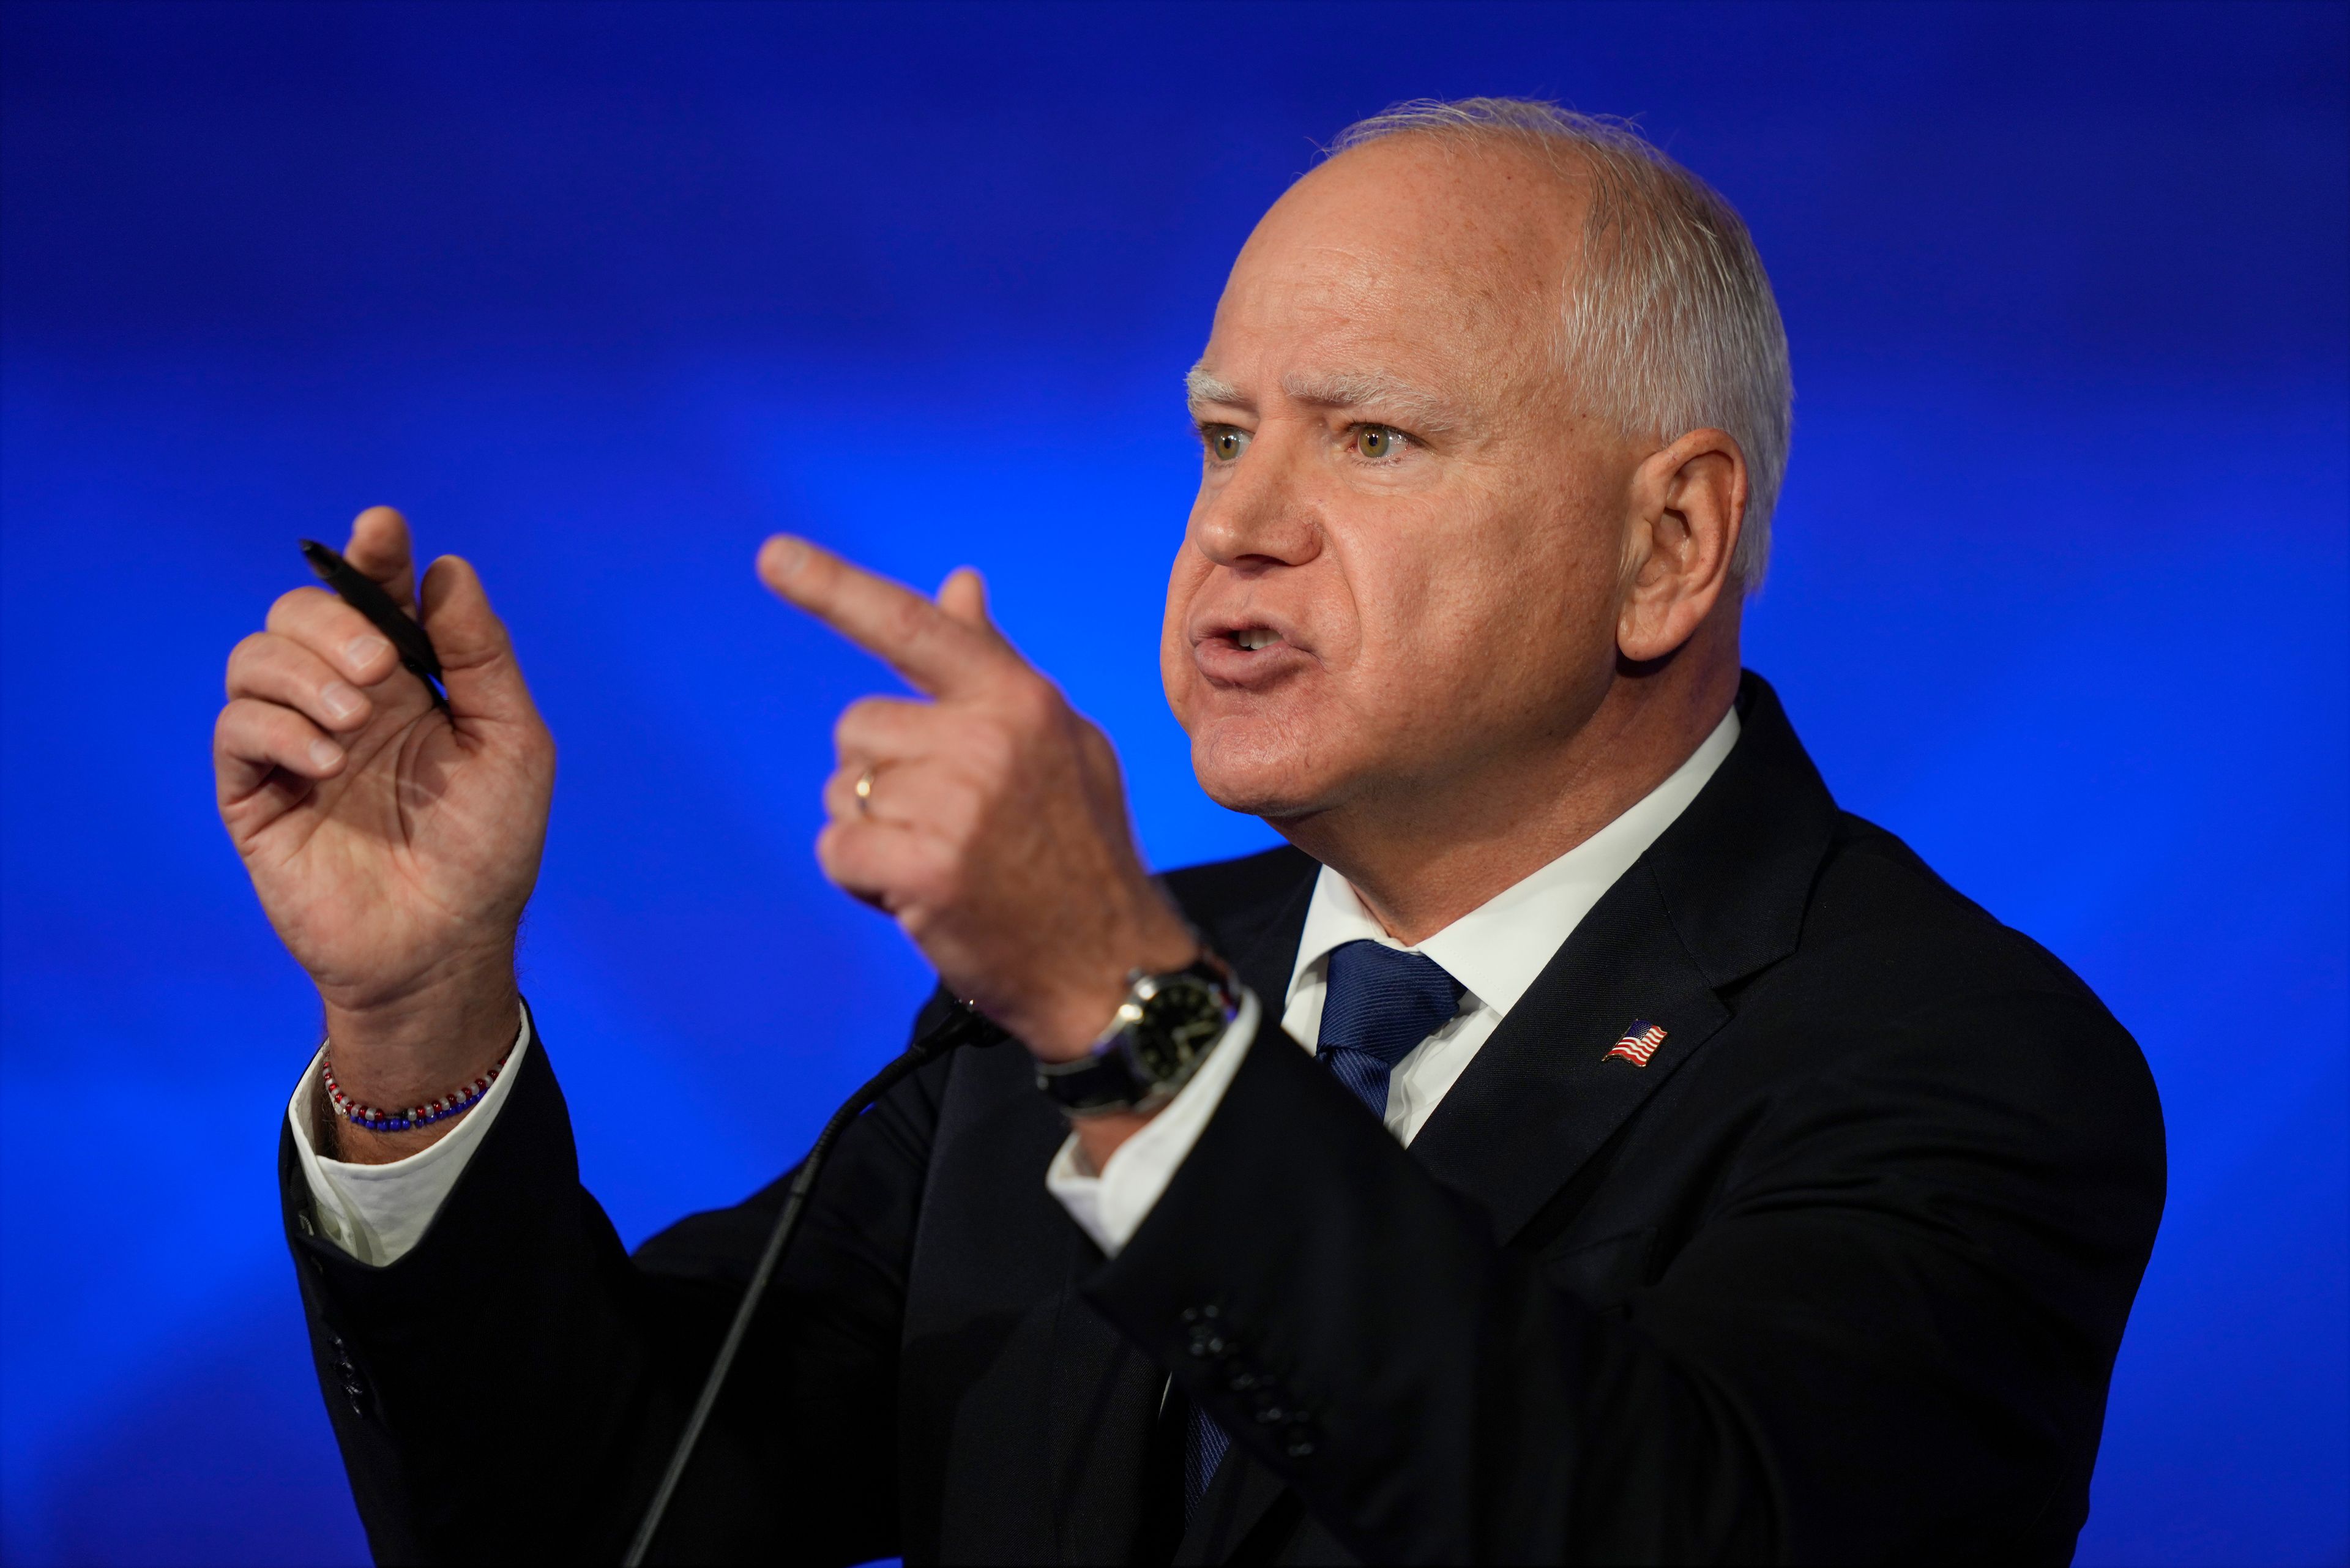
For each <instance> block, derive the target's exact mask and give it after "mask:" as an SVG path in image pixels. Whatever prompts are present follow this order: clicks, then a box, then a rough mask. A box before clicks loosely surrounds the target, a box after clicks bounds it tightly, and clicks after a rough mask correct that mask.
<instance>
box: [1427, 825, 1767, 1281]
mask: <svg viewBox="0 0 2350 1568" xmlns="http://www.w3.org/2000/svg"><path fill="white" fill-rule="evenodd" d="M1729 1017H1730V1010H1729V1009H1728V1008H1726V1007H1724V1006H1723V1005H1722V1004H1721V1000H1720V999H1719V998H1717V997H1716V996H1715V995H1714V993H1713V988H1712V987H1711V986H1710V985H1708V984H1707V983H1706V981H1705V977H1704V975H1703V974H1702V973H1700V971H1699V970H1698V969H1697V967H1696V965H1695V964H1694V963H1692V962H1691V961H1690V958H1689V955H1688V954H1687V953H1686V952H1685V951H1683V950H1682V949H1681V945H1680V942H1679V939H1678V938H1676V937H1675V936H1674V934H1673V931H1672V926H1671V922H1670V920H1669V919H1668V918H1667V916H1666V911H1665V906H1664V901H1663V899H1662V898H1661V897H1660V896H1659V893H1658V891H1657V888H1656V883H1655V879H1654V878H1653V877H1650V876H1649V875H1648V873H1647V872H1646V871H1645V870H1644V869H1643V868H1642V867H1634V868H1633V869H1632V870H1631V871H1629V872H1627V874H1626V875H1625V876H1624V877H1623V879H1622V880H1620V881H1618V882H1617V884H1616V886H1615V887H1614V888H1610V889H1609V890H1608V892H1607V897H1606V898H1602V899H1601V900H1600V901H1599V903H1598V904H1597V905H1596V906H1595V907H1594V908H1593V909H1592V911H1591V913H1590V914H1589V915H1587V916H1586V917H1585V918H1584V920H1583V923H1582V924H1581V925H1579V926H1577V927H1576V928H1575V934H1574V935H1573V936H1572V937H1570V938H1569V939H1568V940H1567V941H1566V943H1565V945H1564V946H1563V947H1561V948H1560V949H1559V950H1558V952H1557V954H1556V955H1555V956H1554V957H1553V958H1552V960H1551V961H1550V962H1549V964H1548V965H1546V966H1545V967H1544V970H1543V972H1542V975H1541V977H1540V978H1539V979H1537V980H1536V981H1534V984H1533V985H1532V986H1531V987H1529V988H1528V990H1527V992H1526V993H1525V995H1524V996H1523V997H1521V998H1520V999H1519V1001H1518V1004H1517V1006H1515V1007H1513V1008H1512V1009H1511V1010H1510V1014H1509V1016H1508V1017H1507V1018H1505V1019H1503V1021H1502V1025H1501V1027H1500V1028H1499V1029H1497V1030H1495V1031H1494V1032H1493V1037H1492V1039H1491V1040H1488V1041H1487V1042H1486V1043H1485V1044H1484V1046H1483V1048H1482V1049H1481V1050H1480V1051H1479V1052H1478V1053H1477V1056H1476V1059H1475V1060H1474V1061H1472V1062H1471V1063H1470V1064H1469V1069H1468V1071H1466V1072H1465V1073H1463V1074H1461V1080H1460V1082H1458V1083H1456V1084H1454V1085H1452V1088H1451V1092H1450V1093H1448V1094H1447V1095H1446V1096H1444V1099H1443V1101H1442V1103H1441V1104H1440V1105H1439V1106H1437V1107H1436V1110H1435V1112H1434V1114H1433V1115H1431V1116H1430V1117H1429V1119H1428V1124H1427V1126H1425V1127H1422V1128H1421V1129H1420V1133H1419V1137H1417V1138H1415V1139H1413V1140H1412V1146H1411V1152H1412V1154H1413V1155H1414V1156H1415V1157H1417V1158H1419V1161H1420V1163H1421V1164H1423V1165H1424V1166H1426V1167H1427V1168H1429V1170H1430V1172H1432V1173H1433V1174H1434V1175H1435V1176H1436V1178H1437V1179H1439V1180H1440V1181H1442V1182H1444V1183H1445V1184H1446V1185H1448V1186H1451V1187H1452V1188H1455V1189H1459V1190H1460V1191H1462V1192H1465V1193H1467V1194H1468V1195H1469V1196H1470V1197H1471V1198H1474V1199H1477V1200H1478V1201H1479V1202H1480V1203H1481V1204H1482V1205H1483V1206H1484V1208H1485V1210H1486V1211H1487V1212H1488V1213H1490V1214H1491V1215H1492V1220H1493V1228H1494V1240H1495V1241H1503V1242H1506V1241H1508V1240H1509V1239H1510V1238H1511V1237H1512V1236H1513V1235H1515V1234H1516V1233H1517V1231H1518V1230H1519V1229H1520V1227H1522V1226H1523V1225H1524V1224H1525V1222H1526V1221H1527V1220H1530V1219H1532V1218H1533V1217H1534V1214H1535V1212H1536V1211H1537V1210H1540V1209H1541V1208H1542V1206H1543V1204H1544V1202H1546V1201H1547V1200H1548V1199H1549V1198H1550V1196H1551V1195H1552V1194H1553V1193H1555V1192H1556V1191H1557V1190H1558V1189H1560V1188H1561V1187H1562V1186H1564V1185H1565V1183H1566V1181H1567V1180H1568V1179H1570V1178H1571V1177H1573V1176H1574V1175H1575V1171H1576V1170H1577V1169H1579V1168H1581V1167H1582V1165H1583V1162H1584V1161H1585V1160H1586V1159H1589V1158H1591V1156H1592V1155H1593V1154H1594V1153H1595V1152H1596V1150H1597V1149H1598V1148H1599V1147H1600V1146H1601V1145H1602V1144H1604V1143H1606V1142H1607V1139H1608V1138H1609V1137H1611V1136H1613V1135H1614V1133H1615V1131H1616V1129H1617V1127H1621V1126H1622V1125H1623V1124H1624V1121H1625V1119H1626V1118H1627V1117H1628V1116H1631V1114H1632V1113H1633V1112H1634V1111H1636V1110H1638V1108H1639V1107H1640V1104H1641V1102H1642V1101H1644V1100H1646V1099H1647V1098H1648V1096H1650V1095H1652V1094H1654V1093H1656V1091H1657V1088H1658V1085H1661V1084H1662V1083H1663V1082H1664V1081H1665V1080H1666V1079H1667V1078H1668V1077H1669V1076H1671V1075H1672V1073H1673V1071H1674V1069H1675V1068H1677V1067H1679V1065H1680V1064H1682V1063H1683V1062H1686V1061H1688V1060H1689V1059H1690V1057H1691V1056H1692V1055H1694V1054H1696V1053H1697V1050H1698V1048H1699V1047H1700V1046H1701V1045H1702V1044H1705V1042H1706V1040H1707V1038H1708V1037H1709V1036H1711V1034H1712V1033H1714V1031H1715V1030H1717V1029H1719V1028H1721V1025H1722V1024H1723V1023H1724V1022H1726V1021H1727V1020H1728V1019H1729ZM1636 1023H1638V1024H1639V1025H1641V1026H1643V1027H1645V1026H1647V1025H1649V1024H1654V1025H1657V1026H1659V1027H1660V1028H1662V1029H1663V1030H1664V1032H1665V1033H1664V1038H1663V1040H1662V1042H1661V1043H1659V1044H1658V1046H1657V1048H1656V1051H1655V1053H1654V1054H1652V1055H1651V1056H1650V1057H1649V1058H1648V1063H1647V1064H1646V1065H1639V1064H1636V1063H1635V1062H1633V1061H1630V1060H1627V1059H1626V1058H1625V1057H1622V1056H1617V1055H1612V1054H1610V1048H1611V1047H1612V1046H1614V1045H1615V1044H1616V1043H1617V1041H1618V1040H1620V1039H1622V1038H1623V1037H1624V1036H1625V1034H1626V1033H1627V1032H1629V1031H1630V1030H1631V1029H1632V1027H1633V1025H1635V1024H1636Z"/></svg>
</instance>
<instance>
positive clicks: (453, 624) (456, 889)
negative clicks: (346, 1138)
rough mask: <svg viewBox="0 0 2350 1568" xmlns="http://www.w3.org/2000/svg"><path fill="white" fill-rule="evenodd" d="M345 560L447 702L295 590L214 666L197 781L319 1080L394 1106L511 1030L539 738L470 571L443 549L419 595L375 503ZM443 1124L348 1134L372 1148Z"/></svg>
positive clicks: (538, 798) (504, 1039)
mask: <svg viewBox="0 0 2350 1568" xmlns="http://www.w3.org/2000/svg"><path fill="white" fill-rule="evenodd" d="M344 555H345V556H346V558H347V559H348V560H349V562H350V563H351V565H352V566H355V567H357V568H358V569H359V570H360V571H362V572H364V573H366V574H367V575H368V576H370V577H372V578H374V579H375V580H376V581H377V582H379V583H380V584H381V585H383V587H384V588H385V590H386V591H387V592H389V593H390V595H391V596H392V597H393V598H394V599H395V600H397V601H398V602H399V603H400V606H401V607H403V608H404V609H406V610H407V611H408V612H409V613H410V614H411V615H414V616H416V617H417V618H418V619H419V620H420V622H421V624H422V626H423V628H424V630H425V632H426V634H427V635H428V636H430V637H431V638H432V642H433V645H434V647H435V649H437V650H438V652H439V654H440V658H441V664H442V671H443V675H444V679H445V681H446V684H447V687H448V694H449V707H448V710H447V711H445V712H443V711H441V710H440V709H438V708H437V707H435V706H434V704H433V702H432V696H431V694H430V693H429V692H428V691H426V689H425V686H424V684H423V682H422V681H421V680H419V679H418V678H417V677H416V676H415V675H413V674H411V672H410V671H409V670H406V669H405V668H403V667H402V666H401V664H400V660H399V659H398V658H397V657H396V656H395V655H394V653H393V650H392V648H391V645H390V643H389V642H387V641H385V639H383V638H382V636H381V635H380V634H379V633H378V632H377V631H376V630H375V629H374V628H372V627H370V626H369V624H368V622H367V619H366V618H365V617H363V616H361V615H360V614H359V612H358V611H357V610H355V609H352V608H351V607H349V606H348V605H346V604H344V603H343V602H342V601H341V600H340V599H338V598H337V597H334V596H333V595H332V594H329V593H327V592H326V591H324V590H323V589H319V588H315V587H303V588H296V589H295V590H294V591H293V592H291V593H288V594H286V596H285V597H282V598H280V599H278V601H277V602H276V604H275V605H273V606H271V607H270V610H269V617H268V621H267V624H266V629H265V630H262V631H258V632H255V633H254V634H253V635H252V636H251V637H248V638H246V639H244V641H243V642H240V643H239V644H237V646H236V649H235V650H234V652H232V653H231V654H230V656H229V661H228V704H227V706H226V707H224V708H223V709H222V710H221V715H220V722H219V724H218V725H217V727H216V728H215V730H214V733H213V773H214V776H215V781H216V784H217V786H218V790H219V799H220V813H221V820H222V822H223V823H224V824H225V825H226V826H227V827H228V831H229V836H230V838H231V839H232V840H233V841H234V843H235V845H236V848H237V853H238V854H239V855H241V856H242V857H244V866H245V870H246V871H247V872H248V873H249V874H250V875H251V877H252V878H253V886H254V890H255V892H256V893H258V894H259V895H260V897H261V904H262V908H263V909H265V910H266V911H267V913H268V915H269V919H270V922H271V924H272V925H274V926H275V927H276V929H277V934H278V936H279V938H280V939H281V940H284V942H285V943H286V948H287V950H289V951H291V952H292V953H293V955H294V957H295V959H296V961H298V962H299V963H300V964H301V965H302V967H303V968H304V969H305V970H307V971H308V972H309V975H310V978H311V980H312V981H315V982H316V983H317V987H318V994H319V997H320V999H321V1000H322V1001H323V1002H325V1004H326V1012H327V1028H328V1041H329V1042H330V1045H331V1049H332V1054H333V1057H334V1063H335V1072H336V1075H337V1077H338V1079H339V1080H340V1081H341V1083H342V1084H343V1085H344V1087H345V1088H346V1090H347V1091H348V1093H350V1094H351V1095H352V1096H355V1097H357V1098H359V1099H361V1100H364V1101H367V1102H369V1103H371V1104H375V1105H391V1106H397V1105H408V1104H413V1103H415V1102H416V1101H418V1100H421V1099H424V1098H428V1097H430V1096H434V1095H437V1094H441V1093H442V1092H444V1091H446V1090H448V1089H450V1088H452V1087H454V1086H455V1085H458V1084H460V1083H462V1082H463V1081H465V1080H467V1079H470V1078H472V1077H473V1076H474V1075H478V1074H479V1073H480V1072H482V1070H483V1069H484V1067H486V1066H487V1065H488V1064H490V1063H491V1062H493V1061H494V1060H496V1058H497V1057H498V1056H499V1055H500V1054H502V1053H503V1052H504V1050H505V1049H506V1047H507V1046H508V1045H509V1044H511V1043H512V1041H513V1039H514V1035H515V1018H516V1013H515V981H514V950H515V930H516V928H517V926H518V925H519V922H520V920H521V918H522V909H523V905H524V903H525V901H526V900H527V899H528V898H529V897H530V890H531V886H532V884H533V883H534V882H535V881H536V879H537V876H538V861H539V852H540V849H541V847H542V846H543V845H544V844H545V842H546V814H547V803H548V800H549V798H550V796H551V794H552V793H553V789H554V781H555V746H554V742H553V741H552V740H551V739H550V738H549V736H548V734H547V732H546V725H545V723H543V722H541V721H540V719H539V716H538V711H537V709H536V707H535V706H534V705H533V704H532V702H531V700H530V693H529V691H528V690H527V689H526V688H525V686H524V684H523V679H522V672H521V670H519V669H518V668H517V667H516V665H515V657H514V649H513V647H512V645H511V644H510V643H509V642H508V640H507V638H506V632H505V628H504V626H503V625H502V624H500V622H499V620H498V618H497V617H496V616H495V615H494V614H493V613H492V612H491V610H490V605H489V600H488V599H487V597H484V594H483V591H482V585H481V580H480V578H478V577H477V576H474V573H473V567H472V566H468V565H467V564H466V563H465V562H463V561H462V560H459V559H458V558H456V557H455V556H444V557H442V559H440V560H438V561H436V562H434V563H433V564H432V569H431V570H430V571H428V572H427V573H426V574H425V576H424V580H423V583H422V591H421V594H420V593H419V592H418V591H417V587H416V583H415V573H414V569H413V566H412V565H411V552H410V547H409V538H408V524H407V523H406V522H405V521H404V520H403V519H402V518H401V516H400V514H399V513H397V512H394V511H392V510H391V509H390V507H385V506H378V507H373V508H370V509H369V510H368V511H366V512H363V513H361V514H359V519H358V521H357V522H355V523H354V524H352V525H351V537H350V544H349V545H348V547H347V548H346V549H345V551H344ZM449 1125H451V1124H445V1123H444V1124H442V1125H441V1127H437V1128H432V1129H426V1131H424V1132H419V1133H408V1134H399V1135H392V1137H391V1138H390V1140H389V1141H388V1142H387V1141H385V1140H370V1139H369V1138H366V1137H355V1138H354V1139H353V1140H352V1141H354V1142H356V1143H357V1144H358V1145H359V1146H362V1147H372V1144H373V1143H381V1144H382V1145H383V1147H382V1148H381V1149H380V1150H379V1151H378V1152H380V1153H381V1154H382V1156H383V1157H384V1158H390V1157H391V1156H392V1155H393V1154H396V1153H398V1152H405V1151H406V1150H407V1149H408V1148H411V1147H421V1146H422V1145H423V1144H424V1143H428V1142H430V1141H432V1137H437V1136H438V1135H439V1133H440V1132H442V1131H445V1130H446V1128H447V1127H448V1126H449ZM355 1158H365V1154H364V1152H362V1153H361V1154H359V1155H358V1156H355Z"/></svg>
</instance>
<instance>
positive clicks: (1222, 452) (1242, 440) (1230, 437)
mask: <svg viewBox="0 0 2350 1568" xmlns="http://www.w3.org/2000/svg"><path fill="white" fill-rule="evenodd" d="M1200 439H1201V441H1205V442H1207V444H1208V456H1209V458H1210V459H1211V461H1213V462H1232V461H1233V460H1234V459H1236V458H1238V457H1239V456H1240V454H1241V452H1242V451H1243V449H1245V448H1246V447H1247V445H1248V431H1244V430H1242V429H1241V428H1240V427H1239V426H1237V425H1202V426H1201V428H1200Z"/></svg>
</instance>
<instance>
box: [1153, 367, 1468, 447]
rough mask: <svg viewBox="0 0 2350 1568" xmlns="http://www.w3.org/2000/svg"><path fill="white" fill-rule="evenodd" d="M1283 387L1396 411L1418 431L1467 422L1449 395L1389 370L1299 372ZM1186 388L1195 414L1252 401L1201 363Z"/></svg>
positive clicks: (1309, 396)
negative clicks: (1415, 384)
mask: <svg viewBox="0 0 2350 1568" xmlns="http://www.w3.org/2000/svg"><path fill="white" fill-rule="evenodd" d="M1281 389H1282V391H1283V392H1284V394H1286V395H1287V396H1289V397H1291V398H1295V400H1297V401H1299V402H1301V403H1312V404H1314V405H1315V406H1316V407H1319V408H1326V409H1362V410H1367V411H1370V412H1376V413H1383V414H1390V415H1393V416H1394V417H1395V418H1396V419H1397V420H1398V421H1400V422H1402V423H1404V424H1406V425H1409V426H1410V427H1411V428H1413V429H1415V430H1419V431H1428V432H1430V433H1434V432H1437V431H1449V430H1452V429H1454V428H1456V427H1457V426H1458V425H1459V424H1460V422H1461V420H1460V416H1459V415H1458V413H1457V412H1456V411H1455V410H1454V409H1453V406H1452V405H1451V403H1449V402H1447V401H1446V400H1444V399H1443V398H1441V397H1439V396H1438V395H1437V394H1436V393H1434V392H1431V391H1430V390H1428V389H1426V388H1424V387H1416V386H1414V385H1412V384H1411V383H1410V382H1409V381H1406V380H1403V379H1400V378H1398V377H1395V376H1390V375H1388V374H1387V373H1385V372H1384V371H1378V370H1340V371H1330V372H1324V373H1318V374H1317V373H1312V372H1294V373H1292V374H1290V375H1287V376H1284V377H1283V378H1282V379H1281ZM1183 390H1184V393H1185V395H1186V400H1188V401H1189V402H1190V404H1191V410H1192V412H1193V413H1194V414H1197V413H1198V412H1199V410H1201V408H1203V407H1206V406H1209V405H1211V404H1218V403H1221V404H1223V405H1225V406H1227V407H1231V408H1243V409H1244V408H1248V407H1250V406H1251V404H1250V401H1249V400H1248V398H1247V397H1246V396H1245V395H1244V394H1243V392H1242V391H1241V389H1239V388H1238V387H1235V386H1233V385H1232V383H1231V382H1230V381H1227V380H1225V379H1222V377H1220V376H1217V375H1215V374H1214V373H1213V372H1211V371H1210V370H1208V369H1205V368H1204V367H1202V366H1199V365H1194V366H1192V367H1191V373H1190V374H1188V375H1186V376H1185V377H1184V378H1183Z"/></svg>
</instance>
